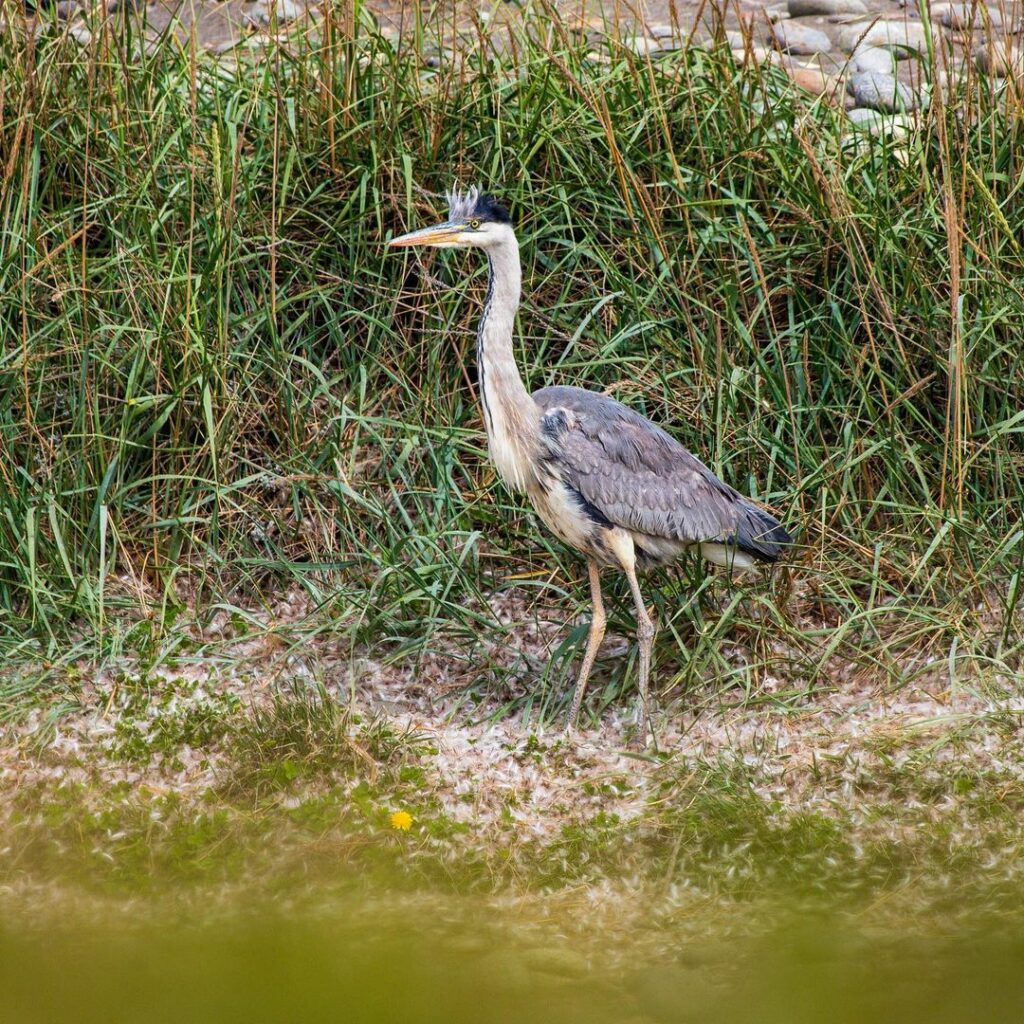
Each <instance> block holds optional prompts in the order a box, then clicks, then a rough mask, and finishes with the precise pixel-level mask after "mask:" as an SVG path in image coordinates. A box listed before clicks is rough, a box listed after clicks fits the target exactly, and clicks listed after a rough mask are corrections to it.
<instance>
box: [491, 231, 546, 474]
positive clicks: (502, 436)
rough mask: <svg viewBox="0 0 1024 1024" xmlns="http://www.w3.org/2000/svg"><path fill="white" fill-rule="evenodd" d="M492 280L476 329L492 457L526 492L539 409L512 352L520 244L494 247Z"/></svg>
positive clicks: (510, 237)
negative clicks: (521, 375)
mask: <svg viewBox="0 0 1024 1024" xmlns="http://www.w3.org/2000/svg"><path fill="white" fill-rule="evenodd" d="M487 255H488V257H489V259H490V281H489V284H488V288H487V301H486V302H485V303H484V312H483V316H482V317H481V318H480V327H479V329H478V332H477V349H476V352H477V372H478V375H479V379H480V400H481V403H482V404H483V413H484V425H485V426H486V428H487V443H488V448H489V450H490V454H491V460H492V461H493V462H494V465H495V466H496V467H497V469H498V472H499V473H500V474H501V477H502V479H504V480H505V481H506V483H508V484H509V486H510V487H512V488H513V489H514V490H523V489H524V488H525V487H526V486H527V483H528V481H529V479H530V477H531V475H532V466H533V463H534V458H535V449H536V445H537V437H538V431H539V425H540V411H539V409H538V408H537V404H536V403H535V402H534V401H533V399H532V398H531V397H530V396H529V395H528V394H527V392H526V387H525V385H524V384H523V379H522V377H520V376H519V369H518V367H517V366H516V361H515V357H514V355H513V353H512V328H513V326H514V324H515V316H516V310H517V309H518V308H519V296H520V292H521V289H522V272H521V270H520V267H519V243H518V242H517V241H516V236H515V234H514V233H513V231H512V229H511V228H509V229H508V236H507V239H503V240H502V241H501V242H499V243H497V244H495V245H492V246H489V247H488V249H487Z"/></svg>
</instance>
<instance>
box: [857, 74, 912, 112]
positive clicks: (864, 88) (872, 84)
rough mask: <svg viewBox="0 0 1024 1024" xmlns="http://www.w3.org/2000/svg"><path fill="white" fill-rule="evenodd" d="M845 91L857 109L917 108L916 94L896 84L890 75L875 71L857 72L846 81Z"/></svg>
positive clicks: (904, 86)
mask: <svg viewBox="0 0 1024 1024" xmlns="http://www.w3.org/2000/svg"><path fill="white" fill-rule="evenodd" d="M846 91H847V92H848V93H849V94H850V95H851V96H852V97H853V98H854V99H855V100H856V101H857V106H858V107H870V108H871V109H872V110H890V111H895V110H913V109H914V108H915V107H916V106H918V98H917V94H916V93H915V92H914V91H913V89H910V88H909V87H908V86H906V85H904V84H903V83H902V82H897V81H896V79H895V78H894V77H893V76H892V75H883V74H880V73H879V72H877V71H858V72H857V73H856V74H853V75H850V77H849V78H848V79H847V80H846Z"/></svg>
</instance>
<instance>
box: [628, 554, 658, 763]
mask: <svg viewBox="0 0 1024 1024" xmlns="http://www.w3.org/2000/svg"><path fill="white" fill-rule="evenodd" d="M622 568H623V570H624V571H625V573H626V579H628V580H629V589H630V591H631V592H632V594H633V603H634V604H635V605H636V639H637V644H638V645H639V647H640V666H639V676H640V678H639V680H638V681H637V689H638V690H639V693H640V703H639V706H638V707H637V726H638V727H639V729H640V736H639V743H640V745H641V746H644V745H645V741H646V737H647V731H648V730H650V732H651V735H652V736H653V735H654V725H653V723H652V721H651V702H650V693H649V686H650V677H651V648H652V647H653V646H654V633H655V628H654V622H653V621H652V620H651V617H650V616H649V615H648V614H647V607H646V605H645V604H644V596H643V594H642V593H640V584H639V582H637V578H636V565H635V564H634V563H633V562H632V561H630V562H627V563H626V564H625V565H623V567H622Z"/></svg>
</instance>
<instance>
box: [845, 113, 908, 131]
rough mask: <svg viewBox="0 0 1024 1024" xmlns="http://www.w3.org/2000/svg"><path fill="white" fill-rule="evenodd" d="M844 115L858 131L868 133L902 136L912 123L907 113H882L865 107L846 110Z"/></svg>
mask: <svg viewBox="0 0 1024 1024" xmlns="http://www.w3.org/2000/svg"><path fill="white" fill-rule="evenodd" d="M846 116H847V117H848V118H849V119H850V122H851V123H852V124H853V126H854V127H855V128H856V129H857V130H858V131H861V132H867V133H868V134H870V135H895V136H904V135H906V134H907V132H908V131H909V130H910V128H911V127H913V124H914V121H913V119H912V118H911V117H910V116H909V115H908V114H883V113H882V112H881V111H878V110H868V109H867V108H865V107H855V108H854V109H853V110H848V111H847V112H846Z"/></svg>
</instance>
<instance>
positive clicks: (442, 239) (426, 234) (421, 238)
mask: <svg viewBox="0 0 1024 1024" xmlns="http://www.w3.org/2000/svg"><path fill="white" fill-rule="evenodd" d="M464 229H465V225H464V224H449V223H447V222H445V223H444V224H435V225H434V226H433V227H430V228H420V230H419V231H410V232H409V234H407V235H399V236H398V238H392V239H391V241H390V242H388V245H389V246H392V247H396V246H399V245H435V246H442V247H443V246H451V245H458V244H459V243H458V242H457V241H456V239H457V236H458V235H459V233H460V232H461V231H463V230H464Z"/></svg>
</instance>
